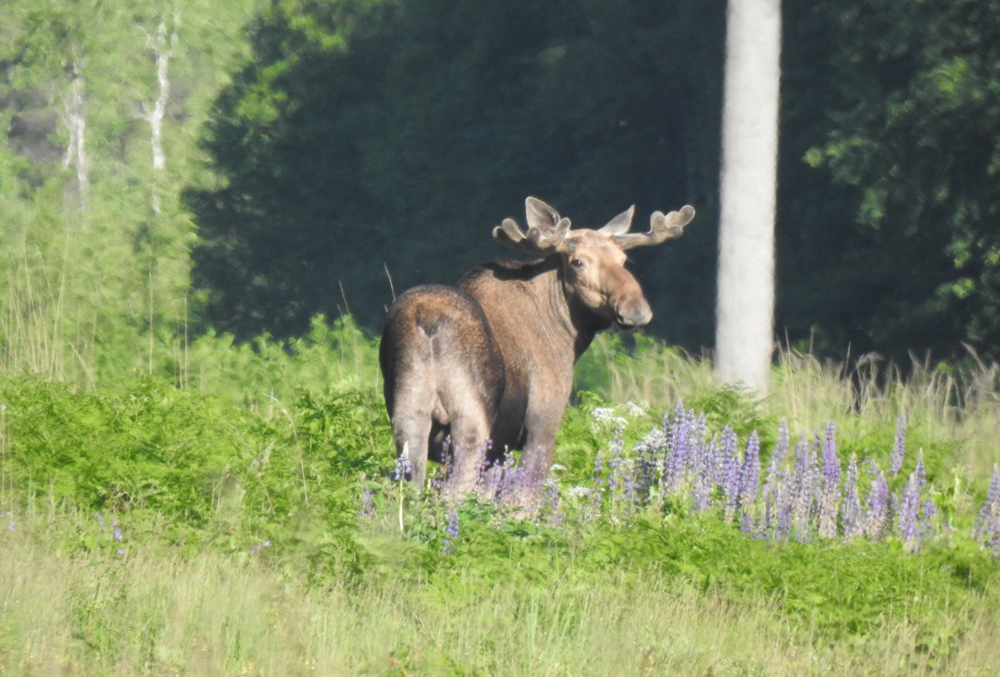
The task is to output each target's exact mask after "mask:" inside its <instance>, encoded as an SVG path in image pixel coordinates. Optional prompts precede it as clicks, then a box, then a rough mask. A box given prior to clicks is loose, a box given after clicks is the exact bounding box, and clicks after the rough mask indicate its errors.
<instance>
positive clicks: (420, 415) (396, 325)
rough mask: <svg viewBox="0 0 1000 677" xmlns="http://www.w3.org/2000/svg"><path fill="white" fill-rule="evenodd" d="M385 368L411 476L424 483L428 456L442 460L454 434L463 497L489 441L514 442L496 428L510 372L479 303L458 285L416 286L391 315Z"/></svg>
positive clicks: (455, 482) (454, 473)
mask: <svg viewBox="0 0 1000 677" xmlns="http://www.w3.org/2000/svg"><path fill="white" fill-rule="evenodd" d="M379 364H380V366H381V368H382V374H383V376H384V380H385V386H384V387H385V403H386V408H387V410H388V412H389V417H390V419H391V420H392V433H393V437H394V438H395V442H396V448H397V449H398V450H400V453H401V454H405V456H406V457H407V459H406V461H404V463H403V465H404V466H406V465H408V466H409V467H408V472H407V479H410V480H412V481H413V482H414V484H416V486H417V487H419V488H422V487H423V486H424V480H425V477H426V472H427V459H428V457H430V458H431V459H433V460H435V461H438V462H443V461H444V460H445V459H444V458H442V445H443V442H444V439H445V437H446V436H448V435H450V436H451V442H452V448H453V449H454V450H455V451H456V453H455V454H454V465H453V467H452V469H451V471H450V479H449V485H450V486H451V487H452V488H453V489H454V491H455V492H456V493H459V494H461V493H464V492H468V491H470V490H471V489H472V488H473V487H474V486H475V483H476V481H477V479H478V477H479V473H480V472H481V471H482V468H483V462H484V460H485V459H484V454H485V444H486V442H487V440H490V439H493V440H496V439H502V438H508V439H510V438H511V433H510V432H509V431H501V430H495V431H494V430H493V425H494V422H495V421H497V419H498V414H499V412H500V408H501V405H502V399H503V393H504V391H505V387H504V386H505V379H506V375H505V370H504V360H503V355H502V354H501V352H500V349H499V347H498V346H497V343H496V341H495V340H494V337H493V333H492V331H491V330H490V324H489V321H488V320H487V318H486V315H485V313H484V312H483V309H482V307H481V306H480V305H479V302H478V301H476V300H475V299H474V298H472V297H471V296H469V295H468V294H466V293H465V292H463V291H461V290H460V289H457V288H455V287H445V286H441V285H424V286H419V287H414V288H413V289H410V290H409V291H407V292H406V293H405V294H403V295H402V296H400V297H399V299H398V300H397V301H396V303H395V304H393V306H392V307H391V308H390V309H389V312H388V314H387V316H386V319H385V325H384V328H383V333H382V343H381V345H380V347H379ZM522 407H523V405H522ZM523 415H524V412H523V411H521V412H520V417H523ZM515 418H518V417H516V416H515ZM518 432H519V431H514V435H515V436H516V435H517V433H518ZM511 441H512V442H513V440H511ZM404 450H405V451H404ZM498 451H500V450H499V449H498Z"/></svg>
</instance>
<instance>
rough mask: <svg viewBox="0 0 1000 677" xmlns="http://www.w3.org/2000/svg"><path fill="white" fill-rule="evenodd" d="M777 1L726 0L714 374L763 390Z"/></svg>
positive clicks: (768, 332) (770, 298)
mask: <svg viewBox="0 0 1000 677" xmlns="http://www.w3.org/2000/svg"><path fill="white" fill-rule="evenodd" d="M780 54H781V2H780V0H729V5H728V11H727V26H726V72H725V87H724V96H725V101H724V104H723V121H722V186H721V214H720V226H719V230H720V232H719V296H718V304H717V308H716V309H717V315H718V325H717V329H716V342H715V370H716V374H717V376H718V377H719V378H720V379H721V380H722V381H724V382H726V383H739V382H742V383H743V384H744V385H746V386H749V387H751V388H753V389H754V390H756V391H758V392H760V393H765V392H766V391H767V387H768V381H769V377H770V366H771V355H772V351H773V333H774V207H775V194H776V177H777V158H778V155H777V151H778V104H779V99H778V97H779V81H780V76H781V65H780V61H779V57H780Z"/></svg>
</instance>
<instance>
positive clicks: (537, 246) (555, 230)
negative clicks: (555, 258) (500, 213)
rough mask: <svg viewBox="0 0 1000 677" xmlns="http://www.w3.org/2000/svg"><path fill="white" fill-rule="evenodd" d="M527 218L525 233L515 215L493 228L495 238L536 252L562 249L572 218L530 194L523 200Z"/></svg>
mask: <svg viewBox="0 0 1000 677" xmlns="http://www.w3.org/2000/svg"><path fill="white" fill-rule="evenodd" d="M524 206H525V213H526V215H527V221H528V232H527V234H525V232H524V231H523V230H521V227H520V226H519V225H518V224H517V221H515V220H514V219H512V218H506V219H504V220H503V223H501V224H500V225H499V226H497V227H496V228H494V229H493V239H494V240H496V241H497V242H499V243H500V244H503V245H507V246H508V247H512V248H514V249H519V250H521V251H526V252H533V253H536V254H537V253H549V252H554V251H556V250H557V249H559V246H560V245H561V244H562V243H563V240H565V239H566V234H567V233H568V232H569V227H570V220H569V219H565V218H561V217H560V216H559V213H558V212H557V211H556V210H554V209H553V208H552V207H550V206H548V205H547V204H545V203H544V202H542V201H541V200H539V199H537V198H533V197H529V198H528V199H527V200H525V201H524Z"/></svg>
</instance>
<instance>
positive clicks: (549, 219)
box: [524, 197, 560, 233]
mask: <svg viewBox="0 0 1000 677" xmlns="http://www.w3.org/2000/svg"><path fill="white" fill-rule="evenodd" d="M524 212H525V219H526V220H527V221H528V230H529V231H530V230H531V229H532V228H537V229H538V230H540V231H541V232H543V233H548V232H550V231H551V230H552V229H553V228H555V226H556V224H558V223H559V220H560V219H559V212H557V211H556V210H555V209H553V208H552V207H550V206H548V205H547V204H545V203H544V202H542V201H541V200H539V199H538V198H536V197H529V198H528V199H527V200H525V201H524Z"/></svg>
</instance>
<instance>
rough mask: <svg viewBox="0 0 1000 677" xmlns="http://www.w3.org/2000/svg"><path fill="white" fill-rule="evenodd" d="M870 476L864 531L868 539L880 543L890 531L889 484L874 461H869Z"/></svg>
mask: <svg viewBox="0 0 1000 677" xmlns="http://www.w3.org/2000/svg"><path fill="white" fill-rule="evenodd" d="M868 474H869V475H870V476H871V478H872V484H871V488H870V489H869V490H868V501H867V507H866V508H865V518H864V526H863V531H864V534H865V536H866V537H867V538H869V539H870V540H873V541H880V540H882V538H884V537H885V534H886V532H888V530H889V526H890V525H889V483H888V482H887V481H886V479H885V473H883V472H882V468H880V467H879V465H878V463H876V462H875V461H874V460H869V467H868Z"/></svg>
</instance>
